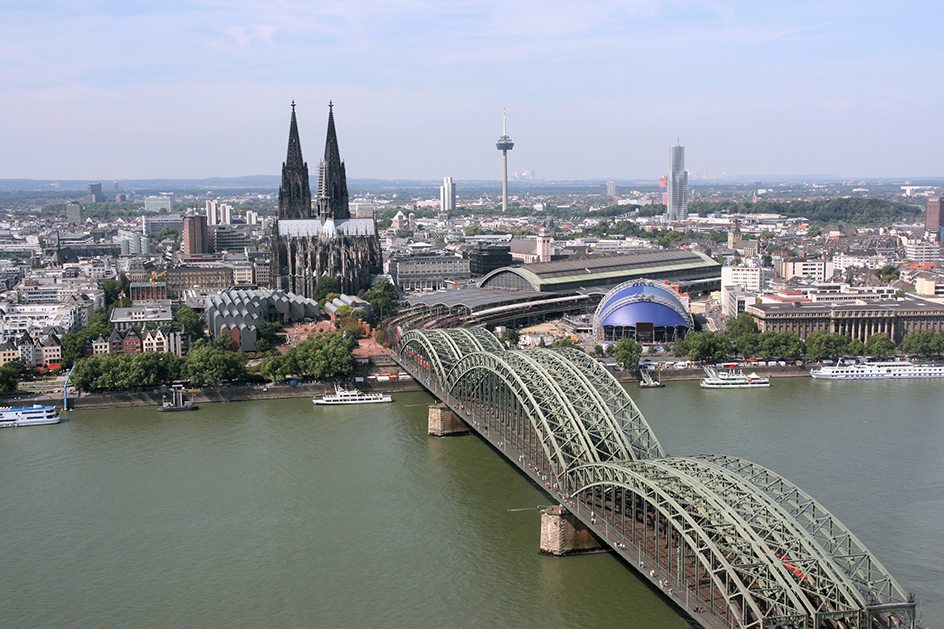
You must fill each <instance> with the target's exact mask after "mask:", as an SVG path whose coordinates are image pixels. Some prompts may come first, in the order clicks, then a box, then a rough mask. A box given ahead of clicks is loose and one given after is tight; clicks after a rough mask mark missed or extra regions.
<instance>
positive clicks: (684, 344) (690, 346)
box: [674, 331, 734, 362]
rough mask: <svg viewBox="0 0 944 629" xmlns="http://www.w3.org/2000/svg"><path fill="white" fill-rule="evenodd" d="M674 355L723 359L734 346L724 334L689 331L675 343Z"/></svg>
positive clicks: (699, 358)
mask: <svg viewBox="0 0 944 629" xmlns="http://www.w3.org/2000/svg"><path fill="white" fill-rule="evenodd" d="M674 350H675V355H676V356H687V357H688V359H689V360H691V361H694V362H699V361H703V360H714V361H721V360H724V359H725V358H726V357H727V356H728V354H731V353H733V352H734V346H733V345H731V341H729V340H728V339H727V337H725V336H724V335H721V334H716V333H715V332H711V331H708V332H689V333H688V334H687V335H686V336H685V338H684V339H682V340H681V341H679V342H678V343H676V344H675V348H674Z"/></svg>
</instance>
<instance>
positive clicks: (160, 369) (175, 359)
mask: <svg viewBox="0 0 944 629" xmlns="http://www.w3.org/2000/svg"><path fill="white" fill-rule="evenodd" d="M227 342H228V340H227V339H225V338H222V339H221V340H218V341H214V342H213V343H205V342H204V341H202V340H201V341H198V342H197V343H195V344H194V346H193V347H192V348H191V350H190V352H189V353H188V354H187V356H186V357H180V356H177V355H176V354H170V353H161V352H141V353H139V354H96V355H95V356H89V357H88V358H83V359H81V360H79V361H78V362H77V363H76V364H75V370H74V371H73V372H72V377H71V379H70V381H69V383H70V384H71V385H72V386H74V387H75V388H76V389H81V390H82V391H101V390H105V391H114V390H118V389H133V388H138V387H154V386H161V385H165V384H171V383H173V382H179V381H187V382H190V384H191V385H193V386H203V385H204V384H208V383H210V384H220V383H223V382H234V381H239V380H245V379H246V354H244V353H243V352H231V351H229V350H227V349H224V348H223V345H225V344H226V343H227Z"/></svg>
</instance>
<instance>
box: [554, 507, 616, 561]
mask: <svg viewBox="0 0 944 629" xmlns="http://www.w3.org/2000/svg"><path fill="white" fill-rule="evenodd" d="M608 551H609V548H608V547H606V546H604V545H603V542H601V541H600V539H599V538H598V537H597V536H596V535H594V533H593V531H591V530H590V529H588V528H587V527H586V526H584V523H583V522H581V521H580V519H579V518H577V516H575V515H574V514H573V513H571V512H570V511H568V510H567V509H566V508H565V507H562V506H560V505H558V506H555V507H548V508H547V509H544V510H543V511H541V552H542V553H547V554H548V555H556V556H558V557H559V556H562V555H575V554H579V553H590V552H608Z"/></svg>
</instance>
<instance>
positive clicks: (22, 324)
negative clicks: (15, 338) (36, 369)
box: [0, 302, 82, 334]
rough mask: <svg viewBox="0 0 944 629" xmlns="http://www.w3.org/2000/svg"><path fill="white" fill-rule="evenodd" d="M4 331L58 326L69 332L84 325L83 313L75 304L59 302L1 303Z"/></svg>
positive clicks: (0, 309) (0, 311) (22, 330)
mask: <svg viewBox="0 0 944 629" xmlns="http://www.w3.org/2000/svg"><path fill="white" fill-rule="evenodd" d="M0 315H2V317H3V319H2V321H3V331H4V332H6V333H8V334H11V333H19V332H30V333H31V334H32V333H36V332H39V331H41V330H43V329H45V328H51V327H57V328H60V329H61V330H63V331H64V332H67V333H73V332H77V331H78V330H79V329H80V328H81V326H82V315H81V313H80V312H79V308H77V307H75V306H62V305H59V304H10V303H7V302H3V303H0Z"/></svg>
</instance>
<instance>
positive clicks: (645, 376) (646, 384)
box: [639, 369, 665, 389]
mask: <svg viewBox="0 0 944 629" xmlns="http://www.w3.org/2000/svg"><path fill="white" fill-rule="evenodd" d="M639 377H640V380H639V386H640V387H641V388H643V389H655V388H657V387H664V386H665V385H664V384H662V383H661V382H660V381H658V380H656V379H655V378H653V377H652V374H651V373H649V371H648V370H645V369H644V370H642V371H641V372H640V373H639Z"/></svg>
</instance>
